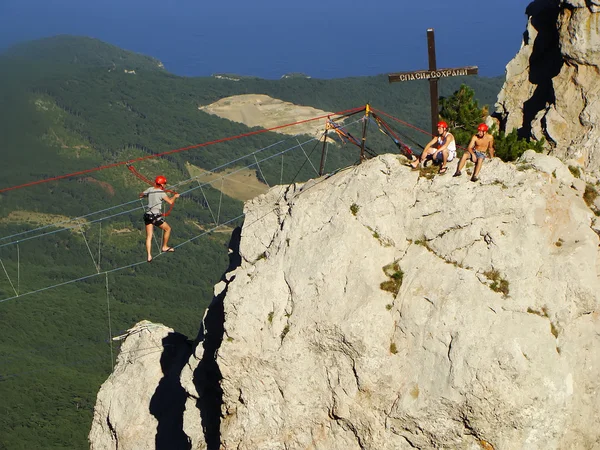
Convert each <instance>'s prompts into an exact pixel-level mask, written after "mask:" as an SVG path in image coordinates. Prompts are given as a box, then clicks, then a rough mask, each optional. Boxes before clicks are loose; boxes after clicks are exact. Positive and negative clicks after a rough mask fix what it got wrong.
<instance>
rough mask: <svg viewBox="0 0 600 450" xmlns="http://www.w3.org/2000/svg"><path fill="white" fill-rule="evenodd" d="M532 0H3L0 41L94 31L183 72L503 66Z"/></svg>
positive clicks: (327, 74)
mask: <svg viewBox="0 0 600 450" xmlns="http://www.w3.org/2000/svg"><path fill="white" fill-rule="evenodd" d="M529 3H530V1H529V0H510V1H506V2H497V1H490V0H461V1H455V2H449V1H447V0H446V1H442V0H428V1H427V2H414V1H405V0H374V1H373V0H372V1H370V2H365V1H357V0H348V1H345V2H332V3H324V2H320V1H316V0H304V1H299V2H289V1H288V2H286V1H281V0H280V1H275V0H256V1H254V2H248V1H241V0H231V1H229V2H225V1H220V2H201V1H198V0H196V1H192V0H170V1H169V0H160V1H159V0H144V1H142V0H104V1H102V2H93V1H91V0H54V1H52V2H48V1H47V0H0V49H5V48H7V47H9V46H11V45H13V44H15V43H17V42H21V41H26V40H31V39H37V38H41V37H46V36H52V35H56V34H73V35H83V36H90V37H94V38H98V39H101V40H103V41H105V42H108V43H111V44H114V45H117V46H119V47H122V48H124V49H127V50H132V51H135V52H139V53H143V54H147V55H150V56H153V57H156V58H158V59H160V60H161V61H162V62H163V63H164V65H165V67H166V68H167V70H169V71H171V72H173V73H176V74H178V75H183V76H208V75H211V74H213V73H237V74H240V75H253V76H259V77H262V78H270V79H274V78H279V77H281V76H282V75H283V74H285V73H290V72H301V73H305V74H307V75H310V76H312V77H316V78H337V77H348V76H363V75H375V74H381V73H389V72H398V71H406V70H419V69H426V68H427V67H428V60H427V40H426V30H427V28H434V29H435V36H436V52H437V65H438V68H445V67H459V66H466V65H469V66H470V65H476V66H478V67H479V73H480V74H481V75H484V76H497V75H503V74H504V69H505V66H506V64H507V63H508V62H509V60H510V59H511V58H512V57H513V56H514V55H515V54H516V52H517V51H518V50H519V47H520V44H521V39H522V34H523V32H524V31H525V26H526V22H527V17H526V15H525V9H526V6H527V5H528V4H529Z"/></svg>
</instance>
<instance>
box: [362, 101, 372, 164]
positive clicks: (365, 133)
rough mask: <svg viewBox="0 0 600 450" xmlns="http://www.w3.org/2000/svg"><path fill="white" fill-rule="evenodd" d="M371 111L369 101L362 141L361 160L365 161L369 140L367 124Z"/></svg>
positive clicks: (366, 108)
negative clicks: (366, 145)
mask: <svg viewBox="0 0 600 450" xmlns="http://www.w3.org/2000/svg"><path fill="white" fill-rule="evenodd" d="M370 111H371V107H370V106H369V104H368V103H367V105H366V107H365V118H364V120H365V123H364V124H363V134H362V141H361V142H360V162H363V161H364V160H365V144H366V142H367V125H368V123H369V113H370Z"/></svg>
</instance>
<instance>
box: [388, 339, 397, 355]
mask: <svg viewBox="0 0 600 450" xmlns="http://www.w3.org/2000/svg"><path fill="white" fill-rule="evenodd" d="M390 353H391V354H393V355H395V354H396V353H398V349H397V348H396V343H395V342H392V343H391V344H390Z"/></svg>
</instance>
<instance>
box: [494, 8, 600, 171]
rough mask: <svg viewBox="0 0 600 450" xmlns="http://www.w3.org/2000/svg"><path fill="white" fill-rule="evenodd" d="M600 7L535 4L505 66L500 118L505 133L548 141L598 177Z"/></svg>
mask: <svg viewBox="0 0 600 450" xmlns="http://www.w3.org/2000/svg"><path fill="white" fill-rule="evenodd" d="M599 5H600V3H599V2H598V0H593V1H590V0H587V1H584V0H536V1H535V2H532V3H530V4H529V6H528V7H527V15H528V17H529V21H528V24H527V28H526V31H525V38H524V40H523V43H522V46H521V49H520V50H519V53H518V54H517V55H516V56H515V58H514V59H513V60H512V61H511V62H510V63H509V64H508V65H507V67H506V81H505V83H504V86H503V88H502V91H501V92H500V94H499V96H498V102H497V104H496V114H497V115H498V116H499V117H500V118H501V122H502V123H503V125H504V128H505V130H506V131H507V132H510V131H512V130H513V129H515V128H516V129H519V130H521V133H522V134H523V135H531V137H533V138H534V139H537V140H540V139H542V138H545V139H546V141H547V142H548V144H549V147H550V148H551V149H552V152H553V154H554V155H555V156H558V157H559V158H561V159H569V158H571V159H575V160H577V161H579V163H580V164H581V165H582V166H584V167H585V168H586V170H587V171H589V172H590V173H592V174H593V175H594V176H595V177H596V178H598V176H599V175H600V127H599V125H598V124H599V123H600V84H599V83H598V73H599V71H600V6H599Z"/></svg>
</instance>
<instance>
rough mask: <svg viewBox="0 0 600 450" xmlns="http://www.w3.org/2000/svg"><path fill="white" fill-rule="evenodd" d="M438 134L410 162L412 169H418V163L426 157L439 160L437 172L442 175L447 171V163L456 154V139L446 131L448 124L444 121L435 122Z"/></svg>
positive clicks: (422, 161)
mask: <svg viewBox="0 0 600 450" xmlns="http://www.w3.org/2000/svg"><path fill="white" fill-rule="evenodd" d="M437 131H438V135H437V136H436V137H434V138H433V139H432V140H431V141H429V143H428V144H427V145H426V146H425V149H424V150H423V153H421V156H420V157H419V159H417V160H416V161H415V162H413V163H411V166H412V168H413V169H418V168H419V164H421V163H424V162H425V161H426V160H427V159H433V160H434V161H439V162H441V166H440V170H439V174H440V175H444V174H445V173H446V172H447V171H448V167H447V164H448V163H449V162H450V161H452V160H453V159H454V157H455V156H456V141H455V140H454V136H453V135H452V134H451V133H450V132H449V131H448V124H447V123H446V122H444V121H441V122H438V124H437Z"/></svg>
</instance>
